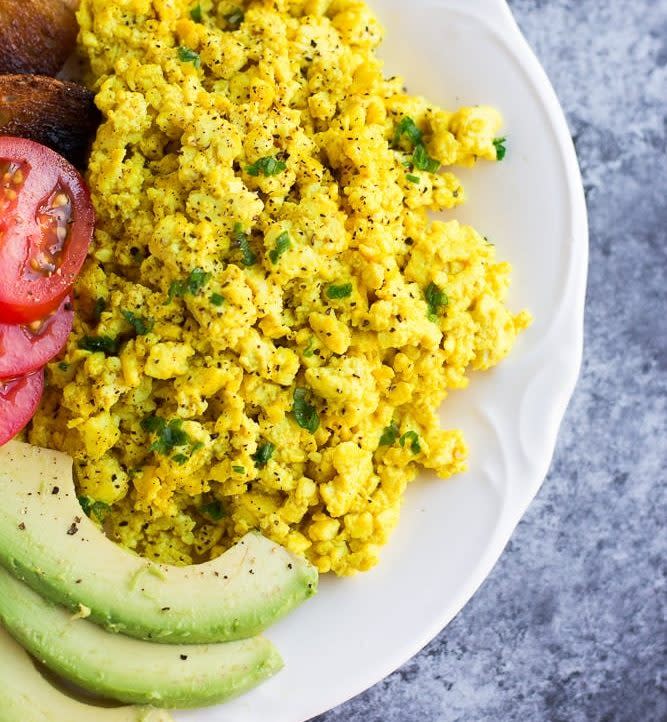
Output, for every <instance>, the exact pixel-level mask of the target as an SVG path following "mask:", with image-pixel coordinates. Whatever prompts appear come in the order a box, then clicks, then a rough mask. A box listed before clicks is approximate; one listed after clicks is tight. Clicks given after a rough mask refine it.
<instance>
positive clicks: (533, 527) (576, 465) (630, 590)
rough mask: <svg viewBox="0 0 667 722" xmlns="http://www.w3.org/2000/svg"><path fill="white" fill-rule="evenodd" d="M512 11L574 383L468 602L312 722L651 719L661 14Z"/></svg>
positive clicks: (662, 460) (665, 262) (658, 8)
mask: <svg viewBox="0 0 667 722" xmlns="http://www.w3.org/2000/svg"><path fill="white" fill-rule="evenodd" d="M510 5H511V7H512V10H513V12H514V13H515V16H516V18H517V20H518V22H519V24H520V25H521V27H522V29H523V30H524V32H525V34H526V36H527V38H528V40H529V41H530V43H531V45H532V46H533V47H534V48H535V50H536V52H537V55H538V56H539V58H540V59H541V60H542V62H543V64H544V66H545V68H546V70H547V73H548V74H549V76H550V78H551V80H552V82H553V84H554V86H555V88H556V91H557V93H558V95H559V97H560V99H561V102H562V104H563V106H564V108H565V111H566V114H567V117H568V121H569V123H570V127H571V130H572V134H573V137H574V139H575V143H576V147H577V151H578V154H579V160H580V163H581V168H582V172H583V177H584V185H585V189H586V196H587V201H588V209H589V215H590V226H591V258H590V276H589V290H588V301H587V316H586V348H585V358H584V364H583V369H582V376H581V379H580V382H579V385H578V388H577V391H576V393H575V396H574V398H573V400H572V402H571V404H570V408H569V410H568V413H567V416H566V419H565V422H564V424H563V427H562V431H561V434H560V440H559V443H558V448H557V452H556V456H555V459H554V463H553V466H552V469H551V472H550V473H549V476H548V478H547V479H546V481H545V483H544V486H543V488H542V490H541V492H540V494H539V495H538V497H537V499H536V500H535V502H534V503H533V505H532V507H531V508H530V510H529V511H528V513H527V514H526V516H525V518H524V520H523V521H522V522H521V524H520V525H519V527H518V528H517V530H516V532H515V534H514V536H513V538H512V540H511V542H510V544H509V546H508V548H507V550H506V551H505V553H504V555H503V557H502V558H501V560H500V561H499V563H498V564H497V566H496V568H495V569H494V571H493V573H492V574H491V576H490V577H489V578H488V580H487V581H486V582H485V583H484V585H483V586H482V588H481V589H480V590H479V591H478V592H477V594H476V595H475V597H474V598H473V599H472V601H471V602H470V603H469V604H468V605H467V606H466V607H465V609H463V611H462V612H461V613H460V614H459V615H458V616H457V617H456V619H454V621H453V622H452V623H451V624H450V625H449V626H448V627H447V628H446V629H445V630H444V631H443V632H441V634H440V635H439V636H438V637H437V638H436V639H435V640H433V642H431V643H430V644H429V645H428V646H427V647H426V648H425V649H424V650H422V652H421V653H420V654H419V655H417V656H416V657H415V658H414V659H412V660H411V661H410V662H408V663H407V664H406V665H405V666H404V667H403V668H401V669H399V670H398V671H397V672H395V673H394V674H393V675H391V676H390V677H388V678H387V679H385V680H384V681H382V682H380V683H379V684H377V685H376V686H375V687H373V688H372V689H370V690H368V691H367V692H366V693H364V694H362V695H361V696H359V697H357V698H356V699H354V700H351V701H350V702H348V703H347V704H345V705H343V706H341V707H339V708H338V709H335V710H332V711H330V712H328V713H327V714H325V715H322V716H320V717H318V718H316V722H455V721H456V722H458V721H461V722H487V721H488V722H510V721H513V720H517V721H521V722H541V721H542V720H549V721H553V722H598V721H599V722H603V721H604V722H664V721H665V720H667V684H666V672H667V631H666V630H667V626H666V621H665V612H666V604H665V601H666V598H667V589H666V588H665V557H666V556H667V555H666V548H667V542H666V533H667V532H666V528H667V508H666V507H667V505H666V503H665V485H666V484H665V482H666V481H667V420H666V419H667V411H666V406H667V404H666V400H667V320H666V319H667V290H666V289H667V200H666V199H667V147H666V136H667V2H666V1H665V0H635V1H634V2H625V1H623V0H611V1H608V2H606V1H604V0H510Z"/></svg>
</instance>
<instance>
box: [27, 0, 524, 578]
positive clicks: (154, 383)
mask: <svg viewBox="0 0 667 722" xmlns="http://www.w3.org/2000/svg"><path fill="white" fill-rule="evenodd" d="M78 17H79V22H80V25H81V31H80V37H79V40H80V49H81V51H82V53H83V54H84V56H85V57H87V59H88V61H89V79H88V80H89V83H90V85H91V87H92V88H93V89H94V90H95V92H96V93H97V97H96V102H97V105H98V106H99V108H100V110H101V111H102V113H103V116H104V122H103V123H102V125H101V127H100V129H99V131H98V133H97V137H96V139H95V142H94V146H93V149H92V154H91V157H90V163H89V169H88V175H87V178H88V181H89V184H90V187H91V192H92V198H93V203H94V207H95V210H96V213H97V230H96V233H95V239H94V242H93V246H92V248H91V251H90V255H89V258H88V261H87V263H86V266H85V268H84V270H83V272H82V274H81V276H80V278H79V280H78V283H77V285H76V289H75V307H76V311H77V314H76V321H75V330H74V333H73V335H72V336H71V338H70V340H69V344H68V346H67V350H66V353H65V355H64V356H62V357H61V358H59V359H58V360H57V361H56V362H54V363H52V364H50V366H49V367H48V388H47V391H46V393H45V396H44V400H43V403H42V406H41V409H40V411H39V412H38V414H37V415H36V417H35V419H34V421H33V424H32V427H31V429H30V433H29V437H30V441H31V442H32V443H34V444H38V445H42V446H47V447H51V448H54V449H59V450H62V451H65V452H67V453H69V454H71V455H72V457H73V458H74V460H75V475H76V483H77V486H78V490H79V493H80V495H81V499H82V503H83V504H84V508H86V510H87V511H88V512H89V513H90V514H91V515H92V517H93V518H94V519H96V520H97V521H99V522H100V523H103V524H104V527H105V529H106V530H107V532H108V533H109V534H110V535H111V536H112V537H113V538H115V539H116V540H117V541H118V542H119V543H121V544H122V545H124V546H126V547H128V548H130V549H132V550H135V551H137V552H138V553H140V554H143V555H145V556H147V557H150V558H152V559H155V560H159V561H161V562H165V563H175V564H188V563H191V562H193V561H201V560H205V559H208V558H211V557H215V556H217V555H219V554H220V553H222V552H223V551H224V550H225V549H227V548H228V547H229V546H231V545H232V544H233V543H234V542H235V541H236V540H238V539H239V538H240V537H241V536H242V535H243V534H245V533H246V532H247V531H248V530H250V529H259V530H261V531H262V532H263V533H264V534H265V535H266V536H268V537H270V538H271V539H273V540H275V541H276V542H278V543H280V544H283V545H284V546H286V547H287V548H288V549H290V550H291V551H293V552H296V553H297V554H301V555H304V556H306V557H307V558H308V559H309V560H310V561H311V562H312V563H313V564H315V565H316V566H317V568H318V569H319V570H320V571H321V572H328V571H333V572H335V573H336V574H340V575H347V574H352V573H354V572H357V571H363V570H367V569H370V568H371V567H372V566H373V565H375V564H376V563H377V561H378V558H379V555H380V549H381V547H382V545H383V544H385V543H386V542H387V540H388V538H389V535H390V533H391V531H392V529H393V528H394V527H395V525H396V523H397V521H398V517H399V512H400V506H401V498H402V496H403V492H404V491H405V488H406V486H407V484H408V483H410V481H412V480H413V479H414V478H415V476H416V474H417V473H418V472H419V470H420V469H422V468H426V469H432V470H434V471H435V473H436V474H437V475H438V476H439V477H442V478H445V477H448V476H450V475H452V474H455V473H457V472H459V471H461V470H462V469H464V468H465V463H466V453H467V452H466V446H465V442H464V440H463V437H462V434H461V432H459V431H457V430H443V429H441V428H440V426H439V422H438V407H439V405H440V404H441V402H442V400H443V399H444V398H445V396H446V394H447V391H448V390H449V389H452V388H464V387H465V386H466V384H467V378H466V373H467V371H468V370H469V369H487V368H489V367H491V366H493V365H494V364H496V363H498V362H499V361H500V360H501V359H502V358H503V357H505V356H506V355H507V354H508V353H509V351H510V350H511V348H512V346H513V344H514V341H515V339H516V336H517V334H518V333H519V332H520V331H521V330H522V329H523V328H525V327H526V326H527V325H528V323H529V320H530V319H529V315H528V314H527V313H526V312H521V313H519V314H518V315H514V314H512V313H511V312H510V311H509V310H508V309H507V308H506V306H505V305H504V302H503V299H504V297H505V294H506V291H507V288H508V283H509V273H510V266H509V265H508V264H507V263H504V262H498V261H496V259H495V249H494V247H493V246H492V245H491V244H490V243H489V242H487V241H486V240H485V238H483V237H482V236H481V235H480V234H479V233H477V232H476V231H475V230H474V229H473V228H471V227H469V226H464V225H460V224H459V223H458V222H457V221H456V220H449V221H446V222H443V221H435V220H432V219H431V218H430V217H429V212H430V211H443V210H448V209H453V208H455V207H456V206H458V205H459V204H461V203H463V202H464V200H465V192H464V189H463V187H462V185H461V183H460V182H459V180H458V179H457V177H456V176H455V175H454V174H453V173H452V172H450V168H451V167H452V166H456V165H460V166H472V165H475V164H476V163H477V162H478V161H479V160H480V159H482V160H483V161H496V160H497V159H498V156H502V154H503V153H504V148H503V146H502V142H501V141H500V140H499V139H498V136H499V135H500V129H501V123H502V120H501V117H500V115H499V113H498V112H497V111H496V110H494V109H493V108H490V107H484V106H477V107H466V108H461V109H460V110H458V111H456V112H449V111H446V110H442V109H440V108H438V107H435V106H434V105H432V104H430V103H429V102H428V101H427V100H425V99H424V98H420V97H414V96H411V95H408V94H406V91H405V89H404V88H403V80H402V79H401V78H398V77H393V78H388V79H387V78H385V77H383V73H382V64H381V62H380V61H379V60H378V59H377V58H376V56H375V51H376V48H377V46H378V44H379V43H380V40H381V37H382V28H381V26H380V25H379V23H378V21H377V19H376V18H375V17H374V15H373V14H372V12H371V11H370V10H369V8H368V7H367V6H366V5H365V4H364V3H363V2H360V1H359V0H334V1H333V2H328V1H327V0H306V1H305V2H304V1H303V0H290V1H289V2H287V1H286V0H261V1H260V0H257V1H255V0H253V1H251V2H247V3H243V4H237V2H236V0H234V1H228V0H222V1H221V2H211V0H201V2H198V1H197V0H187V1H184V0H115V1H114V2H108V0H82V3H81V7H80V10H79V13H78ZM494 141H495V142H494ZM481 165H482V164H480V167H481ZM480 172H482V171H480ZM448 215H452V214H448ZM454 215H455V214H454Z"/></svg>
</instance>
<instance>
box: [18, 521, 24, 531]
mask: <svg viewBox="0 0 667 722" xmlns="http://www.w3.org/2000/svg"><path fill="white" fill-rule="evenodd" d="M19 529H20V530H21V531H23V530H24V529H25V524H24V523H23V522H21V523H20V524H19Z"/></svg>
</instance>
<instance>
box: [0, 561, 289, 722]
mask: <svg viewBox="0 0 667 722" xmlns="http://www.w3.org/2000/svg"><path fill="white" fill-rule="evenodd" d="M0 621H2V624H4V626H5V627H6V628H7V630H8V631H9V632H10V634H11V635H12V636H13V637H14V638H15V639H16V640H17V641H18V642H19V643H20V644H22V645H23V647H24V648H25V649H26V650H27V651H28V652H30V653H31V654H32V655H34V656H35V657H36V658H37V659H38V660H40V661H41V662H43V663H44V664H45V665H46V666H47V667H48V668H49V669H51V670H52V671H54V672H56V673H57V674H59V675H60V676H61V677H63V678H64V679H68V680H70V681H71V682H74V683H75V684H78V685H79V686H80V687H82V688H83V689H86V690H88V691H90V692H96V693H98V694H101V695H103V696H105V697H110V698H111V699H116V700H118V701H120V702H129V703H131V704H151V705H159V706H162V707H169V708H174V707H180V708H188V707H202V706H204V705H210V704H216V703H217V702H223V701H224V700H226V699H229V698H230V697H235V696H236V695H238V694H241V693H242V692H245V691H247V690H248V689H250V688H251V687H254V686H255V685H256V684H258V683H259V682H261V681H263V680H264V679H267V678H268V677H270V676H271V675H272V674H274V673H275V672H277V671H278V670H279V669H281V667H282V659H281V658H280V655H279V654H278V651H277V650H276V649H275V647H274V646H273V645H272V644H271V642H269V641H268V640H267V639H264V638H263V637H253V638H251V639H242V640H239V641H237V642H225V643H223V644H187V645H166V644H156V643H155V642H144V641H142V640H139V639H132V638H131V637H126V636H124V635H122V634H113V633H112V632H107V631H105V630H104V629H102V627H99V626H98V625H96V624H92V623H91V622H88V621H86V620H85V619H81V618H77V615H72V614H71V612H69V611H68V610H67V609H65V608H64V607H61V606H59V605H55V604H53V603H52V602H48V601H46V600H45V599H43V598H42V597H40V596H39V594H37V593H36V592H34V591H33V590H32V589H30V587H28V586H27V585H26V584H24V583H23V582H21V581H19V580H18V579H15V578H14V577H13V576H12V575H11V574H10V573H9V572H8V571H7V570H6V569H2V568H0ZM17 719H21V718H20V717H18V718H17ZM95 719H96V718H95Z"/></svg>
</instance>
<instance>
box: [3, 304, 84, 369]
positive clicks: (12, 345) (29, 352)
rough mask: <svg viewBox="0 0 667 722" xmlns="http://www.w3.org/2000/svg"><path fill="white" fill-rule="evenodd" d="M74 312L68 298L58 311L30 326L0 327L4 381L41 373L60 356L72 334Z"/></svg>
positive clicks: (6, 324)
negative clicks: (36, 372) (38, 371)
mask: <svg viewBox="0 0 667 722" xmlns="http://www.w3.org/2000/svg"><path fill="white" fill-rule="evenodd" d="M73 321H74V309H73V306H72V300H71V298H70V297H69V296H68V297H67V298H65V300H64V301H61V303H60V307H59V308H58V310H57V311H56V312H55V313H53V314H51V315H50V316H48V317H47V318H46V320H44V321H41V322H39V321H35V323H33V324H30V326H19V325H18V324H13V323H0V379H13V378H16V377H17V376H25V375H26V374H30V373H32V372H33V371H37V370H38V369H40V368H42V366H44V365H45V364H47V363H48V362H49V361H50V360H51V359H52V358H54V357H55V356H57V355H58V354H59V353H60V351H61V350H62V348H63V346H64V345H65V344H66V343H67V337H68V336H69V335H70V333H71V332H72V323H73Z"/></svg>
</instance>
